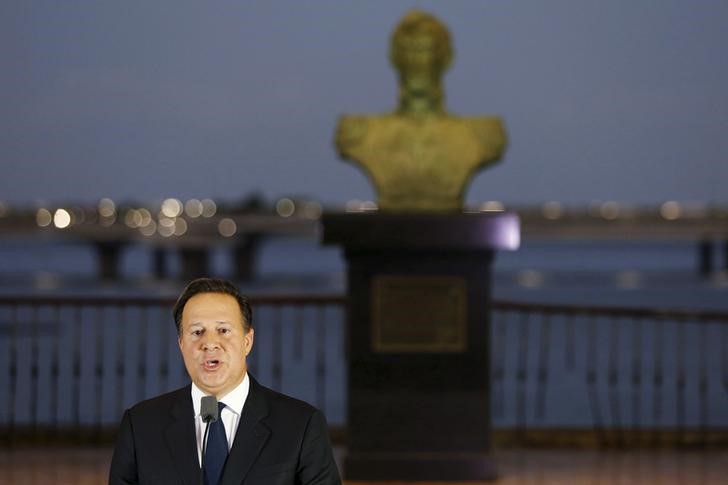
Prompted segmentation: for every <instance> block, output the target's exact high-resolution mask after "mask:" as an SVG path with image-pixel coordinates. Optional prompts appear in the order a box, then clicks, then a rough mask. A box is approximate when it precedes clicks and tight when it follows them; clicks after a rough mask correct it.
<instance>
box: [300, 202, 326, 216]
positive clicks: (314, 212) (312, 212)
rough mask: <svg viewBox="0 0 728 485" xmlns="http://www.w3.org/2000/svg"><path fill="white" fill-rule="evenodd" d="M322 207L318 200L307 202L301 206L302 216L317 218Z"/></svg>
mask: <svg viewBox="0 0 728 485" xmlns="http://www.w3.org/2000/svg"><path fill="white" fill-rule="evenodd" d="M323 211H324V210H323V208H322V207H321V204H319V203H318V202H307V203H306V204H305V205H304V206H303V217H305V218H306V219H311V220H317V219H320V218H321V214H322V213H323Z"/></svg>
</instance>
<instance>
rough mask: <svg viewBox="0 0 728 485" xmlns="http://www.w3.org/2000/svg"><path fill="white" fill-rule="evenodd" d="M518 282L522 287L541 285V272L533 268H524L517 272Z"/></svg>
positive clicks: (542, 278)
mask: <svg viewBox="0 0 728 485" xmlns="http://www.w3.org/2000/svg"><path fill="white" fill-rule="evenodd" d="M517 279H518V284H519V285H521V286H523V287H524V288H538V287H540V286H543V280H544V277H543V273H541V272H539V271H535V270H525V271H521V272H520V273H518V276H517Z"/></svg>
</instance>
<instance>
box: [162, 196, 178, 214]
mask: <svg viewBox="0 0 728 485" xmlns="http://www.w3.org/2000/svg"><path fill="white" fill-rule="evenodd" d="M162 214H164V215H165V216H167V217H177V216H179V215H180V214H182V202H181V201H180V200H178V199H165V200H164V202H162Z"/></svg>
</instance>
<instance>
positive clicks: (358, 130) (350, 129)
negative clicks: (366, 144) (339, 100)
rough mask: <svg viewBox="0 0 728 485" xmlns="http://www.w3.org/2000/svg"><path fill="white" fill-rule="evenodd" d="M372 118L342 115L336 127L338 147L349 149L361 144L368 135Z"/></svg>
mask: <svg viewBox="0 0 728 485" xmlns="http://www.w3.org/2000/svg"><path fill="white" fill-rule="evenodd" d="M371 118H372V117H371V116H362V115H342V116H340V117H339V124H338V125H337V127H336V145H337V146H338V147H339V148H342V147H345V146H347V147H349V146H352V145H356V144H358V143H359V142H361V141H362V140H363V139H364V137H365V136H366V134H367V128H368V127H369V123H370V119H371Z"/></svg>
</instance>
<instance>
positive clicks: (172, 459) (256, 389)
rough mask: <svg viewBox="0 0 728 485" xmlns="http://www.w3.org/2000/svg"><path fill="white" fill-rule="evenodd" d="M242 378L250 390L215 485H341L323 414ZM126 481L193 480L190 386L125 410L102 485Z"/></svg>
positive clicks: (188, 483) (194, 483)
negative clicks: (220, 475) (106, 482)
mask: <svg viewBox="0 0 728 485" xmlns="http://www.w3.org/2000/svg"><path fill="white" fill-rule="evenodd" d="M248 376H249V378H250V391H249V394H248V397H247V400H246V401H245V406H244V408H243V413H242V415H241V417H240V424H239V425H238V430H237V432H236V434H235V439H234V440H233V446H232V448H231V449H230V455H228V459H227V462H226V463H225V469H224V471H223V475H222V484H223V485H242V484H244V485H257V484H260V485H278V484H280V485H284V484H291V485H293V484H316V485H324V484H325V485H329V484H331V485H334V484H340V483H341V479H340V478H339V473H338V470H337V468H336V463H335V462H334V458H333V454H332V451H331V444H330V443H329V438H328V430H327V427H326V420H325V418H324V416H323V414H321V412H319V411H318V410H316V409H315V408H314V407H312V406H310V405H308V404H306V403H304V402H303V401H299V400H297V399H293V398H291V397H288V396H284V395H283V394H279V393H277V392H274V391H272V390H270V389H268V388H266V387H263V386H261V385H260V384H258V383H257V382H256V381H255V379H253V378H252V377H250V375H248ZM131 483H134V484H149V485H166V484H169V485H173V484H174V485H182V484H184V485H198V484H199V483H200V465H199V460H198V458H197V439H196V438H195V426H194V410H193V407H192V397H191V396H190V386H186V387H183V388H182V389H178V390H176V391H173V392H170V393H168V394H164V395H162V396H159V397H156V398H153V399H149V400H147V401H143V402H141V403H139V404H137V405H135V406H134V407H132V408H131V409H128V410H127V411H126V412H125V413H124V417H123V419H122V421H121V429H120V430H119V437H118V439H117V443H116V448H115V449H114V456H113V458H112V460H111V470H110V472H109V484H111V485H117V484H131Z"/></svg>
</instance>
